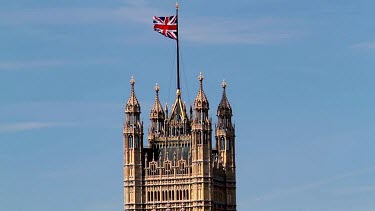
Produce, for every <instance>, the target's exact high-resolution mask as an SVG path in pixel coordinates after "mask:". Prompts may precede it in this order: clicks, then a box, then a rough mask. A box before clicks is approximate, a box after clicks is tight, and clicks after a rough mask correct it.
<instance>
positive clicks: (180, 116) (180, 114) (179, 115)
mask: <svg viewBox="0 0 375 211" xmlns="http://www.w3.org/2000/svg"><path fill="white" fill-rule="evenodd" d="M176 95H177V96H176V100H175V102H174V103H173V106H172V111H171V117H170V119H171V120H177V121H180V120H185V119H187V114H186V106H185V104H184V103H183V102H182V99H181V90H180V89H177V94H176Z"/></svg>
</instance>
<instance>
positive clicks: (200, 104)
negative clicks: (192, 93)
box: [194, 73, 210, 110]
mask: <svg viewBox="0 0 375 211" xmlns="http://www.w3.org/2000/svg"><path fill="white" fill-rule="evenodd" d="M203 79H204V77H203V75H202V73H200V74H199V76H198V80H199V83H200V85H199V91H198V95H197V97H196V98H195V100H194V108H195V109H205V110H208V109H209V108H210V106H209V103H208V100H207V96H206V94H205V93H204V91H203Z"/></svg>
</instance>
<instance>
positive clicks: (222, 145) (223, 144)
mask: <svg viewBox="0 0 375 211" xmlns="http://www.w3.org/2000/svg"><path fill="white" fill-rule="evenodd" d="M224 149H225V139H224V137H223V136H222V137H221V138H220V150H224Z"/></svg>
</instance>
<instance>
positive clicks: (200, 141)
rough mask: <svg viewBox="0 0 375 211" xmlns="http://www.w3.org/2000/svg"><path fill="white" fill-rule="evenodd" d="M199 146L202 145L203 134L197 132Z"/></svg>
mask: <svg viewBox="0 0 375 211" xmlns="http://www.w3.org/2000/svg"><path fill="white" fill-rule="evenodd" d="M197 144H202V139H201V132H199V131H198V132H197Z"/></svg>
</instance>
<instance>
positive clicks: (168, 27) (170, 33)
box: [154, 15, 177, 40]
mask: <svg viewBox="0 0 375 211" xmlns="http://www.w3.org/2000/svg"><path fill="white" fill-rule="evenodd" d="M154 30H155V31H157V32H159V33H160V34H162V35H164V36H166V37H169V38H171V39H174V40H177V15H175V16H169V17H156V16H154Z"/></svg>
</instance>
